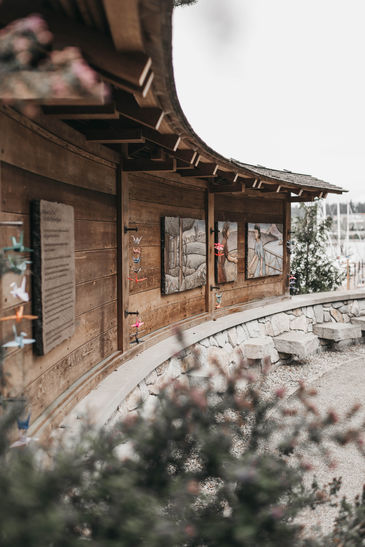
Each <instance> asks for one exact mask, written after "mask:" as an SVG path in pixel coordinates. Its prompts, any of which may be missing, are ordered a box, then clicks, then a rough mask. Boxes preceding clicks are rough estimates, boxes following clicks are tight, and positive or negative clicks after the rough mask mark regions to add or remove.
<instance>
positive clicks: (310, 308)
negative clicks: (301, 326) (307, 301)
mask: <svg viewBox="0 0 365 547" xmlns="http://www.w3.org/2000/svg"><path fill="white" fill-rule="evenodd" d="M304 314H305V316H306V317H308V319H311V320H312V321H315V319H316V318H315V315H314V309H313V306H308V308H304Z"/></svg>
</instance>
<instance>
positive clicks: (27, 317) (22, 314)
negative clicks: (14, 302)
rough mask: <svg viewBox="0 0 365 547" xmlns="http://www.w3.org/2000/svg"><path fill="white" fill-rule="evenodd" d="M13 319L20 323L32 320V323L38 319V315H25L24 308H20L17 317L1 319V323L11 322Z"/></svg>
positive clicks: (10, 316) (16, 313)
mask: <svg viewBox="0 0 365 547" xmlns="http://www.w3.org/2000/svg"><path fill="white" fill-rule="evenodd" d="M11 319H15V321H16V322H17V323H19V322H20V321H21V320H22V319H30V320H31V321H32V320H33V319H38V315H24V306H20V308H18V309H17V310H16V311H15V315H8V317H1V318H0V321H10V320H11Z"/></svg>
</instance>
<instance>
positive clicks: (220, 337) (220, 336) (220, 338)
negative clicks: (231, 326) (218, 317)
mask: <svg viewBox="0 0 365 547" xmlns="http://www.w3.org/2000/svg"><path fill="white" fill-rule="evenodd" d="M214 338H215V339H216V341H217V344H218V346H219V347H221V348H223V347H224V344H226V343H227V342H228V337H227V332H226V331H223V332H218V333H217V334H216V335H215V336H214Z"/></svg>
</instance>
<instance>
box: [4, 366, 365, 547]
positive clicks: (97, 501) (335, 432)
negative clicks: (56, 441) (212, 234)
mask: <svg viewBox="0 0 365 547" xmlns="http://www.w3.org/2000/svg"><path fill="white" fill-rule="evenodd" d="M215 368H216V371H215V372H214V375H215V376H214V377H215V378H216V377H217V375H219V376H220V380H221V381H220V382H219V383H217V382H216V381H212V379H209V378H208V379H207V380H206V381H204V382H202V383H201V384H200V385H195V387H194V386H193V387H189V385H188V384H187V383H186V385H185V384H182V383H179V382H175V383H173V384H171V385H169V386H167V387H166V389H165V390H163V392H162V393H161V395H160V396H159V398H158V404H157V405H156V409H155V412H154V413H153V414H150V415H145V414H146V412H145V411H144V410H143V408H142V409H141V412H139V413H135V414H134V415H133V416H128V417H127V418H126V419H124V421H122V422H120V423H119V424H118V425H117V426H116V427H115V428H114V429H113V430H110V431H107V430H104V431H101V432H93V431H91V430H90V429H89V430H85V431H84V432H83V434H82V435H81V437H80V439H79V441H78V442H73V443H70V441H69V440H68V442H67V443H64V445H63V446H62V445H60V446H58V447H53V448H52V451H51V452H52V454H51V456H49V457H48V458H46V457H45V452H43V453H42V454H43V456H42V457H41V454H40V451H39V450H38V451H35V450H34V449H32V448H30V447H27V448H25V449H22V450H14V449H13V450H9V448H8V444H7V442H6V436H7V435H6V433H7V431H8V430H9V428H10V426H11V424H12V422H13V417H12V416H11V415H10V414H6V415H4V416H3V418H2V423H1V430H2V436H1V439H2V440H1V445H0V452H1V454H0V457H1V466H0V488H1V497H0V544H1V545H2V546H10V545H11V546H12V547H14V546H24V545H30V546H33V545H34V546H37V547H38V546H43V545H47V546H48V545H49V546H55V547H56V546H61V545H62V546H69V545H70V546H73V545H78V544H82V545H83V544H84V542H85V541H87V544H90V545H97V546H99V545H100V546H117V545H118V546H128V547H130V546H139V545H141V546H148V547H153V546H158V547H162V546H166V547H171V546H217V547H218V546H219V547H222V546H258V545H260V546H276V545H280V546H291V547H292V546H293V545H307V546H316V545H336V544H337V545H346V546H347V545H350V546H351V545H362V544H363V543H362V542H363V541H364V500H362V501H360V499H358V500H357V502H356V503H357V504H355V505H348V504H346V503H343V507H342V510H341V512H340V515H339V521H338V523H339V524H338V526H337V530H335V531H334V535H333V536H331V538H323V540H318V539H317V540H314V539H313V540H309V539H302V537H301V528H300V526H298V525H296V524H295V520H294V519H295V516H296V515H297V514H298V512H299V511H300V510H301V509H302V508H304V507H308V506H309V507H312V508H315V507H316V506H317V505H318V504H323V503H332V502H334V501H336V494H337V492H338V489H339V486H340V480H333V481H332V482H331V483H330V484H327V485H318V484H317V483H316V481H313V484H312V486H311V487H310V488H306V487H305V486H304V482H303V477H304V475H305V473H306V472H307V471H308V470H310V469H311V461H310V459H309V458H310V454H311V453H313V455H314V454H322V456H323V457H324V458H326V459H327V461H328V463H329V464H331V455H330V453H329V451H328V448H327V446H328V442H329V441H331V442H332V441H335V442H339V443H341V444H345V443H347V442H354V443H356V444H357V445H358V447H359V449H360V450H362V440H361V437H360V433H359V431H358V430H356V429H355V428H354V427H352V426H351V423H350V422H349V423H347V424H344V423H341V424H340V421H341V420H339V419H338V417H337V416H336V415H335V414H334V412H328V413H326V414H325V415H324V416H320V415H319V413H318V411H317V409H316V407H315V405H314V403H313V397H314V393H313V392H312V391H310V390H307V389H306V388H305V386H304V385H301V386H299V390H298V392H297V396H296V398H295V401H292V400H290V403H288V402H287V401H285V398H284V395H285V393H284V390H283V389H280V390H278V391H277V392H276V393H275V394H274V395H273V397H272V398H271V399H269V398H264V397H263V395H262V393H261V391H260V382H259V381H257V380H255V379H254V378H253V377H251V376H250V375H249V374H247V372H246V371H245V369H244V368H242V367H238V368H237V369H236V370H235V371H233V372H231V373H230V375H228V374H226V373H225V372H224V371H223V370H222V369H221V368H220V367H219V365H218V364H215ZM217 385H219V386H220V387H219V390H220V391H217V389H216V388H215V387H214V386H217ZM222 386H223V387H222ZM356 411H357V408H354V409H352V412H351V413H350V414H351V416H352V415H353V414H355V413H356ZM351 416H349V418H348V419H349V420H351ZM303 447H305V452H303V450H302V449H303ZM44 450H45V449H44ZM304 453H305V456H303V454H304ZM361 519H362V520H361ZM359 521H360V526H359V524H358V523H359ZM361 522H362V524H361ZM361 526H362V528H361ZM359 530H360V531H359ZM346 534H352V536H351V537H355V540H352V541H353V542H352V543H351V542H346V541H347V539H346V538H347V535H346ZM356 534H357V535H356ZM334 538H337V539H336V541H337V543H336V542H334V541H335V539H334Z"/></svg>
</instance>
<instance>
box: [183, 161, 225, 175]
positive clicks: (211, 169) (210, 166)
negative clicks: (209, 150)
mask: <svg viewBox="0 0 365 547" xmlns="http://www.w3.org/2000/svg"><path fill="white" fill-rule="evenodd" d="M200 165H201V166H200V167H196V168H195V169H186V170H183V171H181V172H179V173H180V175H181V176H182V177H197V178H202V177H209V178H213V177H217V171H218V165H217V164H216V163H202V164H200Z"/></svg>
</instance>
